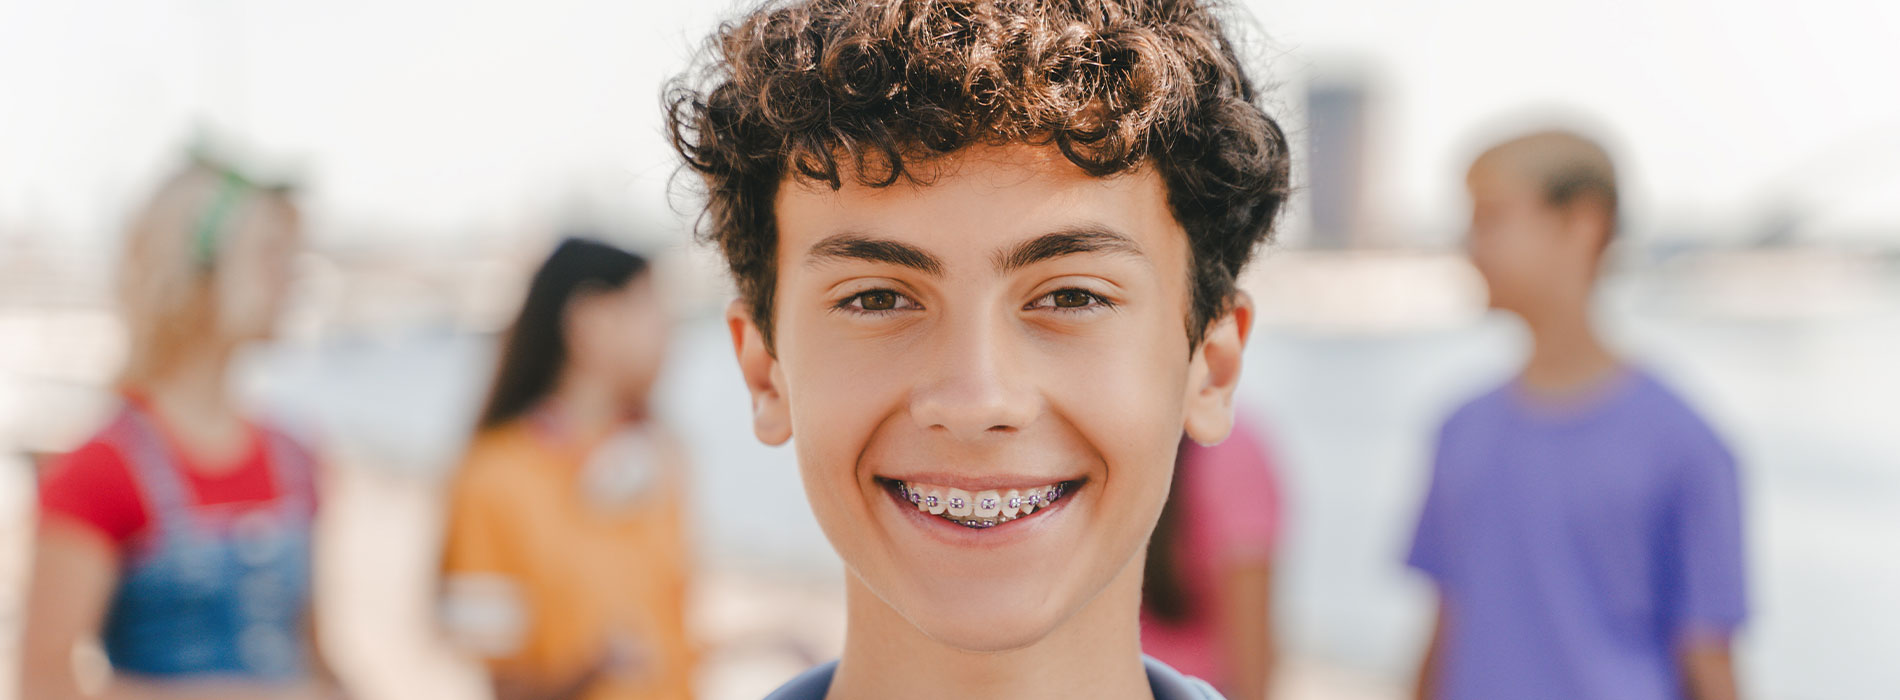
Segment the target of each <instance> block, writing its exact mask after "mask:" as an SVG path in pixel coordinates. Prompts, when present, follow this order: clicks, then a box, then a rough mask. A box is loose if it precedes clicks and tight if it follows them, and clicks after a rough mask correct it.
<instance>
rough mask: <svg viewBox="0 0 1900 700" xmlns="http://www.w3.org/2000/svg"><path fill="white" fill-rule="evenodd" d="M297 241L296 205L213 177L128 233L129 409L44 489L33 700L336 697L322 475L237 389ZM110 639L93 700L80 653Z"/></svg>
mask: <svg viewBox="0 0 1900 700" xmlns="http://www.w3.org/2000/svg"><path fill="white" fill-rule="evenodd" d="M301 238H302V226H301V224H300V221H299V216H298V210H297V207H296V205H295V204H294V203H293V202H292V201H291V199H290V197H289V194H288V191H287V189H285V188H283V187H281V186H273V185H264V184H260V183H258V182H255V181H253V180H252V179H250V178H248V177H246V176H245V175H243V174H240V173H239V172H238V171H236V170H234V169H232V168H230V167H229V166H227V165H224V164H221V163H218V162H215V161H213V160H211V159H208V158H198V159H196V160H194V162H192V163H191V164H190V165H188V166H187V167H185V168H184V169H182V170H181V171H180V172H178V173H176V174H174V175H172V176H171V177H170V178H169V179H167V180H166V181H165V182H164V183H163V184H162V185H161V186H160V187H159V188H158V191H157V193H156V194H155V195H154V196H153V197H152V198H151V200H150V201H149V202H148V203H146V204H145V206H144V207H143V208H142V209H141V210H140V211H139V212H138V214H137V215H136V216H135V217H134V219H133V220H132V222H131V225H130V227H129V230H128V233H127V237H126V243H125V248H124V256H123V264H122V266H121V268H120V277H119V283H120V292H121V302H122V305H123V307H124V310H125V316H126V321H127V327H128V331H129V339H130V343H129V345H130V347H129V354H128V361H127V366H126V368H125V371H124V374H123V375H122V376H121V377H120V380H119V382H118V386H119V391H120V393H121V394H122V396H123V406H122V408H120V409H119V411H118V412H117V414H116V415H115V416H114V417H113V418H112V419H111V420H110V421H109V422H108V423H107V424H106V426H105V427H104V428H103V429H102V430H101V431H100V432H99V433H97V434H96V435H95V436H93V437H92V438H91V439H90V440H88V441H87V442H86V443H85V444H83V445H81V446H80V447H79V448H78V449H76V450H74V451H73V452H71V453H69V454H67V455H65V456H63V457H62V458H60V459H59V460H57V461H56V462H55V463H54V464H52V465H51V466H50V467H49V469H48V471H47V473H46V475H45V478H44V479H43V480H42V482H41V484H40V493H39V502H40V509H41V517H40V523H39V532H38V536H37V540H36V542H35V547H34V550H35V556H34V563H33V572H32V580H31V583H30V584H29V592H28V594H27V621H26V629H25V635H24V640H23V648H24V655H25V663H24V666H23V672H22V678H21V679H22V682H23V688H24V696H25V697H28V698H33V699H34V700H47V699H59V698H84V697H92V698H127V699H130V698H156V697H192V698H286V697H322V696H328V695H332V694H333V693H334V687H333V684H331V683H330V682H329V681H328V679H327V671H326V670H325V669H324V667H323V665H322V663H321V659H320V658H319V654H318V650H317V645H316V644H315V641H314V640H315V634H314V625H313V620H312V616H311V614H310V598H311V596H310V590H311V580H312V576H311V540H312V537H311V535H312V529H313V527H312V526H313V522H314V518H315V515H316V505H317V482H318V479H317V473H316V469H317V465H316V461H315V460H314V459H313V458H312V456H311V453H310V452H309V451H308V450H306V449H305V448H304V447H303V446H301V445H299V444H297V443H296V442H294V441H293V440H291V439H290V438H289V437H287V436H286V435H285V434H284V433H283V432H281V431H279V430H277V429H275V428H273V427H271V426H269V425H266V424H264V423H262V422H260V421H258V420H256V419H254V418H253V417H251V416H250V415H248V414H247V412H246V411H245V410H244V409H243V408H242V407H241V406H239V404H238V401H237V400H236V399H235V398H234V397H233V395H232V391H231V387H230V381H229V374H230V365H231V362H232V358H233V356H234V355H235V354H236V353H237V352H238V350H239V349H240V348H241V347H243V346H245V345H246V344H249V343H252V342H255V341H261V340H265V339H268V338H269V337H270V336H271V334H272V331H273V329H274V327H275V325H276V320H277V317H278V315H279V312H280V310H281V308H282V306H283V304H284V301H285V298H286V296H287V288H288V283H289V282H288V281H289V279H290V277H291V275H290V272H291V270H290V268H291V264H292V261H293V258H294V256H295V254H296V251H297V250H298V248H299V246H300V242H301ZM95 637H96V638H97V640H98V642H99V643H100V644H101V645H102V646H103V647H104V651H105V656H106V659H107V660H108V661H109V662H110V664H111V671H112V673H111V677H110V679H109V680H107V681H106V682H105V685H104V686H103V687H101V688H87V687H85V686H86V685H89V684H88V683H86V682H85V680H86V679H84V678H82V677H81V674H80V673H79V672H78V671H77V670H76V668H75V663H74V649H75V645H78V644H80V643H83V642H87V641H89V640H91V639H93V638H95Z"/></svg>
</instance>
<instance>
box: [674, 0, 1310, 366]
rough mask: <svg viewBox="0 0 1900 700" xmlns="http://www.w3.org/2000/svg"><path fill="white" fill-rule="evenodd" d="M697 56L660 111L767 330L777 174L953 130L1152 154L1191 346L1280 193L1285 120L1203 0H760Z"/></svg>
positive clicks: (1075, 150) (901, 148)
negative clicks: (1188, 302)
mask: <svg viewBox="0 0 1900 700" xmlns="http://www.w3.org/2000/svg"><path fill="white" fill-rule="evenodd" d="M708 59H709V60H708V61H707V62H706V65H704V66H703V70H700V71H695V72H693V73H689V74H687V75H684V76H681V77H680V78H677V79H676V80H675V81H674V83H673V85H672V87H670V88H669V90H668V93H667V96H666V109H667V128H668V132H669V134H670V136H671V139H672V143H673V147H674V148H675V149H677V150H678V151H679V153H680V155H681V156H683V157H684V158H685V161H686V165H687V166H688V167H690V168H692V169H693V170H694V171H697V172H698V173H699V174H700V175H701V177H702V178H704V180H705V185H706V196H707V202H706V210H705V214H706V217H707V218H706V219H704V220H703V224H704V227H705V228H704V230H703V231H702V233H701V235H702V237H704V238H706V239H708V240H710V241H712V242H715V243H717V244H718V246H719V248H720V249H721V251H722V252H723V253H724V254H725V257H726V262H727V264H728V265H729V266H730V267H731V269H732V274H733V277H734V278H735V279H736V281H737V283H738V287H739V293H740V295H741V297H742V298H743V299H744V300H745V301H746V302H747V303H748V304H749V305H750V306H751V313H752V317H753V319H754V320H755V321H756V322H757V323H758V325H759V328H760V329H761V330H762V332H763V333H764V335H765V341H766V344H767V346H768V347H770V345H771V342H772V341H771V338H772V330H771V329H772V326H771V320H772V304H773V299H772V295H773V289H774V286H775V285H776V277H777V270H776V262H777V254H776V252H777V245H778V241H777V227H776V223H775V217H774V213H773V210H772V205H773V201H774V198H775V197H776V195H777V192H778V187H779V186H780V184H781V183H782V182H783V181H785V180H786V179H787V178H789V177H798V178H806V179H809V180H811V181H816V182H823V183H827V184H829V185H830V186H831V187H832V188H833V189H836V188H838V187H841V186H842V183H843V178H847V177H849V178H853V179H855V180H856V181H857V182H859V183H861V184H863V185H867V186H874V187H882V186H888V185H891V184H893V183H895V182H897V181H898V179H899V178H911V179H913V180H914V181H922V180H919V171H920V170H922V168H920V167H919V166H921V165H922V164H923V163H925V162H927V161H929V160H930V159H932V158H934V157H936V156H941V155H943V154H948V153H952V152H955V151H957V150H959V149H962V148H964V147H966V146H969V145H972V144H998V145H1000V144H1010V143H1025V144H1031V145H1038V146H1053V147H1055V148H1057V149H1060V151H1061V152H1062V154H1063V155H1064V156H1066V157H1067V159H1068V160H1069V161H1070V162H1072V163H1074V164H1075V165H1076V166H1077V167H1079V168H1081V169H1082V170H1083V171H1085V172H1087V173H1089V174H1090V175H1094V176H1098V177H1102V176H1108V175H1113V174H1116V173H1123V172H1128V171H1131V170H1133V169H1136V168H1139V167H1143V166H1146V165H1150V164H1152V166H1153V167H1155V168H1157V169H1158V172H1159V174H1160V175H1161V177H1162V180H1163V182H1164V183H1165V184H1166V186H1167V191H1168V201H1169V205H1170V207H1171V208H1172V210H1173V213H1174V216H1175V219H1176V220H1177V221H1179V222H1180V224H1181V226H1182V228H1184V229H1185V230H1186V231H1187V234H1188V238H1189V247H1190V248H1191V250H1192V261H1193V262H1192V280H1191V281H1192V288H1193V299H1192V308H1191V309H1190V313H1189V317H1188V319H1187V320H1188V323H1187V331H1188V341H1189V343H1190V344H1191V345H1196V344H1198V343H1199V342H1200V336H1201V333H1202V330H1203V329H1204V328H1205V326H1206V325H1207V323H1208V322H1209V321H1210V320H1212V319H1214V318H1216V317H1217V316H1219V315H1220V314H1221V313H1223V312H1224V311H1225V310H1226V304H1227V303H1228V301H1229V300H1230V299H1231V298H1232V296H1233V293H1234V284H1235V278H1236V277H1237V276H1238V274H1239V273H1240V270H1241V268H1242V267H1243V266H1244V265H1245V264H1246V262H1247V260H1248V258H1249V257H1251V256H1252V254H1253V249H1254V247H1255V246H1256V244H1258V243H1259V242H1261V241H1262V240H1264V239H1265V238H1267V237H1268V235H1269V234H1270V231H1271V229H1272V224H1273V220H1274V217H1275V216H1276V215H1277V213H1278V212H1279V210H1280V207H1281V204H1282V203H1283V202H1284V201H1285V199H1286V197H1287V192H1288V160H1289V158H1288V155H1287V143H1286V136H1285V133H1284V132H1283V131H1282V130H1281V128H1280V125H1279V124H1278V123H1276V122H1275V121H1274V120H1273V118H1272V117H1270V116H1268V115H1267V113H1266V112H1265V111H1264V110H1262V109H1261V107H1260V105H1259V104H1258V95H1257V93H1256V89H1255V87H1254V85H1253V84H1252V82H1251V81H1250V80H1249V78H1248V76H1247V71H1246V70H1245V68H1244V67H1243V66H1242V64H1241V61H1240V59H1239V57H1238V56H1237V54H1236V51H1235V49H1234V46H1233V44H1232V42H1230V41H1229V39H1228V37H1227V35H1226V34H1225V33H1224V31H1223V29H1222V26H1221V22H1220V20H1219V18H1218V17H1216V13H1215V8H1213V7H1211V6H1210V5H1209V4H1208V3H1206V2H1201V1H1197V0H795V1H792V2H770V3H768V4H767V5H766V6H764V7H762V8H760V9H757V10H755V11H753V12H752V13H750V14H747V15H746V16H744V17H743V18H740V19H738V20H736V21H734V22H729V23H727V24H725V25H722V26H721V27H720V29H719V30H718V31H717V32H716V33H715V35H714V36H713V37H712V39H711V42H710V46H709V51H708Z"/></svg>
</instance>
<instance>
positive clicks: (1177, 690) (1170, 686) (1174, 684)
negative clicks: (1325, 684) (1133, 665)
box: [765, 656, 1223, 700]
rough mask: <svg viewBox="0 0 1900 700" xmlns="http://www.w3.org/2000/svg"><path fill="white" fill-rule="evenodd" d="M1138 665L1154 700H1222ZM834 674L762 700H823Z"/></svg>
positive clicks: (1157, 667)
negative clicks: (1146, 677) (1141, 668)
mask: <svg viewBox="0 0 1900 700" xmlns="http://www.w3.org/2000/svg"><path fill="white" fill-rule="evenodd" d="M1141 665H1142V666H1143V667H1144V668H1146V669H1147V671H1148V687H1149V689H1151V690H1152V691H1154V695H1155V700H1223V698H1221V695H1220V693H1217V692H1215V691H1214V687H1213V686H1211V685H1208V684H1207V682H1206V681H1203V680H1201V679H1199V678H1195V677H1193V676H1184V675H1181V672H1180V671H1176V670H1174V669H1172V668H1169V667H1168V665H1167V664H1164V663H1161V662H1160V661H1156V660H1154V658H1153V657H1149V656H1143V657H1141ZM837 671H838V662H836V661H833V662H831V663H827V664H825V665H822V666H817V667H814V668H812V669H811V670H809V671H806V672H804V673H802V674H799V676H798V677H797V678H793V679H792V682H790V683H786V684H785V685H783V686H781V687H780V688H779V689H778V690H774V691H772V694H771V695H767V696H765V700H825V693H826V692H828V691H830V690H831V676H832V674H834V673H837Z"/></svg>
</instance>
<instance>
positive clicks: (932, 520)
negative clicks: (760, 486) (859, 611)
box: [728, 146, 1251, 651]
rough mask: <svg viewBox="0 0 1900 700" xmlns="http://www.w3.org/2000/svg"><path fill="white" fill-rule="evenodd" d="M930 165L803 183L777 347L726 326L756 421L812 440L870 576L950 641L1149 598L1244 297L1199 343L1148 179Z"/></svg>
mask: <svg viewBox="0 0 1900 700" xmlns="http://www.w3.org/2000/svg"><path fill="white" fill-rule="evenodd" d="M933 165H940V166H941V170H937V171H934V172H936V173H937V176H936V177H935V178H932V179H930V180H929V182H930V184H929V185H927V186H917V185H914V184H910V183H908V182H900V183H899V184H897V185H894V186H890V187H885V188H870V187H863V186H858V185H855V184H846V185H845V186H844V187H843V188H842V189H840V190H838V191H832V190H831V189H830V188H828V187H824V186H812V185H806V184H801V183H798V182H797V181H787V182H786V183H785V185H784V186H783V187H782V188H781V191H780V193H779V195H778V198H777V202H776V213H777V222H778V227H779V240H778V284H777V288H776V294H777V297H776V304H775V309H776V316H775V319H774V322H775V340H776V347H775V348H774V349H775V350H776V353H775V354H774V353H772V352H770V351H769V350H768V349H767V348H766V347H765V346H764V345H763V343H762V342H761V341H760V335H759V332H758V329H757V328H756V326H754V324H753V323H752V321H751V320H750V317H749V315H748V314H747V312H746V310H745V308H744V307H743V306H741V305H738V304H735V305H734V307H733V308H732V310H731V311H730V312H729V315H728V320H729V322H730V325H731V327H732V331H733V335H734V341H735V344H736V345H737V346H738V348H737V349H738V352H739V355H740V364H741V366H742V368H743V370H744V371H745V374H746V377H747V382H748V385H749V386H750V388H751V390H752V394H753V408H754V417H755V429H756V431H757V432H758V434H759V437H760V438H761V439H762V440H765V441H766V442H770V443H778V442H783V441H784V440H786V439H788V438H791V437H793V436H796V437H797V438H798V439H797V450H798V460H799V466H800V469H801V471H802V473H803V476H804V484H805V491H806V497H807V498H808V499H809V500H810V502H811V504H812V510H813V512H814V513H815V514H816V516H817V518H818V521H819V524H820V525H821V526H822V527H823V528H824V531H825V534H826V536H827V537H828V538H829V539H830V540H831V542H832V544H833V546H835V547H836V548H837V550H838V552H839V554H840V555H841V556H842V557H843V559H844V561H845V563H846V564H847V565H848V566H849V567H850V569H851V570H852V572H853V573H854V574H855V575H856V576H857V578H858V580H859V581H860V582H861V583H862V584H863V585H864V586H865V587H866V588H867V589H868V590H869V591H870V592H871V593H873V594H875V595H876V596H877V597H878V598H879V599H880V600H881V601H882V602H883V603H884V604H885V605H887V606H889V608H890V609H892V610H893V611H894V612H895V613H896V614H897V615H898V616H900V617H901V618H903V619H904V620H905V621H907V622H908V623H909V624H910V625H913V626H915V627H916V628H917V629H918V630H919V631H921V632H922V633H923V634H925V635H927V636H929V637H930V638H932V639H934V640H937V641H938V642H940V643H944V644H947V645H949V646H952V647H954V648H958V649H966V650H973V651H989V650H1003V649H1012V648H1018V647H1022V646H1025V645H1029V644H1032V643H1034V642H1036V641H1038V640H1040V639H1042V638H1044V637H1045V636H1047V635H1048V634H1049V633H1050V632H1051V631H1053V630H1054V629H1055V628H1057V627H1058V626H1059V625H1061V624H1062V623H1063V622H1064V621H1066V620H1068V619H1070V618H1071V616H1073V615H1075V614H1076V613H1077V612H1078V611H1080V610H1082V609H1083V608H1084V606H1085V605H1086V604H1087V603H1089V602H1090V601H1091V600H1093V599H1095V598H1096V597H1097V595H1098V594H1100V593H1101V592H1102V591H1103V590H1104V588H1106V587H1107V586H1108V585H1109V584H1110V582H1111V581H1118V580H1121V581H1132V582H1134V583H1133V584H1130V585H1136V586H1138V585H1139V584H1138V582H1139V576H1138V568H1139V561H1140V559H1139V555H1140V554H1141V553H1142V551H1143V546H1144V545H1145V543H1146V542H1147V539H1148V535H1149V532H1150V531H1151V530H1152V529H1153V527H1154V523H1155V519H1156V517H1157V516H1158V515H1159V513H1160V510H1161V506H1162V503H1163V502H1164V501H1165V499H1166V497H1167V492H1168V485H1169V478H1170V474H1171V469H1172V465H1173V460H1174V452H1175V447H1176V444H1177V443H1178V441H1179V439H1180V436H1181V433H1182V431H1183V429H1184V428H1185V429H1187V430H1188V432H1189V433H1190V434H1191V435H1192V436H1193V437H1194V438H1196V439H1198V440H1202V441H1217V440H1219V439H1221V438H1222V437H1224V436H1225V435H1226V432H1227V430H1228V428H1229V427H1230V426H1231V420H1232V419H1231V398H1232V391H1233V385H1234V382H1235V381H1236V380H1237V378H1238V374H1239V363H1240V361H1239V355H1240V349H1241V345H1242V343H1243V342H1244V337H1245V334H1246V331H1247V328H1246V326H1247V325H1248V323H1249V322H1250V318H1251V307H1250V306H1248V302H1247V301H1246V299H1245V298H1244V297H1243V298H1241V299H1240V300H1239V301H1238V302H1237V303H1236V305H1237V307H1238V310H1237V311H1235V312H1233V313H1231V314H1229V315H1228V316H1225V317H1223V318H1222V319H1221V320H1220V321H1219V322H1217V323H1215V324H1213V326H1211V327H1210V329H1209V332H1208V335H1207V339H1206V340H1204V341H1203V343H1202V345H1201V346H1200V347H1199V348H1197V349H1195V350H1194V351H1192V352H1190V349H1189V347H1188V343H1187V328H1186V325H1185V320H1186V318H1187V311H1188V308H1189V284H1188V282H1189V276H1188V260H1189V248H1188V239H1187V235H1186V233H1185V232H1184V231H1183V230H1182V229H1181V227H1180V225H1179V224H1178V223H1176V222H1175V220H1174V218H1173V215H1172V214H1171V212H1170V211H1169V208H1168V205H1167V201H1166V194H1165V188H1164V186H1163V184H1162V182H1161V180H1160V179H1159V177H1158V176H1157V175H1156V174H1155V173H1154V171H1153V169H1152V168H1144V169H1142V170H1141V171H1139V172H1138V173H1134V174H1129V175H1124V176H1119V177H1114V178H1108V179H1098V178H1093V177H1090V176H1088V175H1087V174H1085V173H1083V172H1082V171H1080V170H1079V169H1077V168H1076V167H1075V166H1073V165H1071V164H1070V163H1069V162H1068V161H1067V160H1065V159H1064V158H1063V157H1062V156H1061V155H1060V154H1059V153H1057V152H1056V151H1054V150H1053V149H1047V148H1035V147H1028V146H1008V147H975V148H971V149H968V150H966V151H963V152H959V153H957V154H953V155H951V156H948V157H946V158H945V159H944V160H943V161H942V162H941V163H937V164H933ZM846 181H847V183H849V181H850V178H849V177H847V178H846ZM774 355H775V356H774ZM1012 489H1013V490H1014V492H1015V493H1014V494H1012V493H1011V491H1012ZM992 491H994V492H995V493H994V494H993V495H994V497H995V498H997V499H998V501H997V502H994V503H984V502H983V500H984V499H985V498H987V497H989V496H990V495H991V494H990V492H992ZM1051 491H1054V492H1055V493H1057V494H1058V498H1057V499H1056V500H1055V501H1054V502H1053V503H1050V502H1049V501H1048V494H1049V493H1050V492H1051ZM911 494H916V495H917V497H918V498H917V500H918V503H917V504H913V503H912V501H911ZM1012 495H1014V496H1015V497H1016V498H1017V499H1019V500H1018V501H1017V502H1016V504H1017V505H1018V507H1017V508H1010V507H1009V506H1010V505H1011V502H1010V500H1009V499H1010V498H1011V496H1012ZM1032 495H1035V496H1038V497H1039V498H1038V499H1037V500H1039V501H1040V502H1041V506H1040V507H1039V508H1036V509H1035V510H1030V508H1029V505H1030V504H1031V503H1032V501H1031V500H1030V497H1031V496H1032ZM930 496H936V497H937V498H938V499H939V501H938V506H939V508H935V509H932V508H931V507H930V501H929V497H930ZM958 499H963V500H961V501H958ZM932 510H936V511H940V512H938V513H934V514H933V513H932V512H930V511H932ZM1012 514H1013V517H1011V516H1012ZM953 518H954V519H958V520H962V521H964V522H974V523H977V524H989V523H1000V524H996V525H994V526H990V527H970V526H968V525H965V524H961V523H960V522H957V521H954V520H953ZM1131 565H1132V566H1135V567H1136V570H1135V571H1136V575H1132V576H1124V575H1122V574H1124V572H1127V571H1129V567H1130V566H1131ZM1118 576H1119V577H1120V578H1119V579H1118ZM1127 614H1128V616H1129V618H1130V620H1129V622H1130V623H1131V624H1132V621H1133V610H1129V611H1128V613H1127Z"/></svg>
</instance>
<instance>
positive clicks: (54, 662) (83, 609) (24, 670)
mask: <svg viewBox="0 0 1900 700" xmlns="http://www.w3.org/2000/svg"><path fill="white" fill-rule="evenodd" d="M118 578H119V561H118V556H117V552H116V551H115V550H114V549H113V547H112V545H111V544H110V543H109V542H107V541H106V539H105V535H104V534H103V533H99V532H97V531H95V530H94V529H92V528H91V527H90V526H87V525H82V524H79V523H74V522H68V521H66V520H64V519H59V518H47V519H44V520H43V521H42V522H41V523H40V527H39V532H38V534H37V535H36V537H35V539H34V544H33V570H32V572H31V573H30V574H29V579H28V582H27V592H26V629H25V630H24V631H23V633H22V635H21V639H20V647H21V652H22V659H21V660H22V662H23V663H21V665H20V686H21V687H20V696H21V697H28V698H44V699H45V700H72V699H77V698H84V697H86V696H85V694H84V693H83V691H82V690H81V689H80V687H79V679H78V677H77V676H76V675H75V672H74V669H73V649H74V648H75V647H77V646H78V645H79V643H80V642H81V641H84V640H87V639H91V638H92V637H93V636H95V635H97V634H98V632H99V628H100V626H101V625H102V624H104V621H105V613H106V606H107V605H108V604H109V603H110V601H111V596H112V590H113V588H114V586H116V585H117V581H118Z"/></svg>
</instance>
